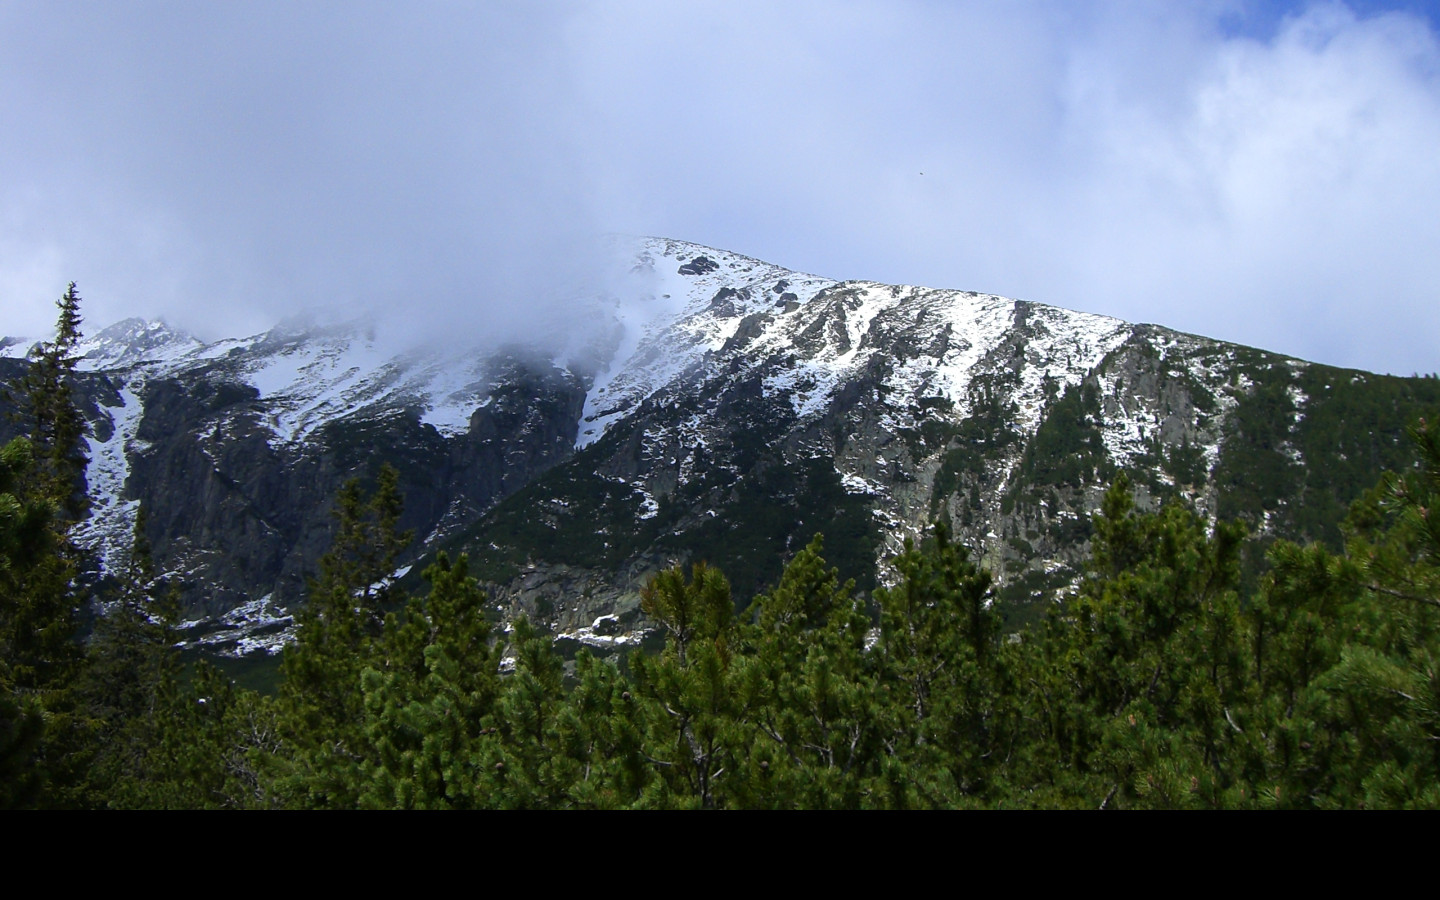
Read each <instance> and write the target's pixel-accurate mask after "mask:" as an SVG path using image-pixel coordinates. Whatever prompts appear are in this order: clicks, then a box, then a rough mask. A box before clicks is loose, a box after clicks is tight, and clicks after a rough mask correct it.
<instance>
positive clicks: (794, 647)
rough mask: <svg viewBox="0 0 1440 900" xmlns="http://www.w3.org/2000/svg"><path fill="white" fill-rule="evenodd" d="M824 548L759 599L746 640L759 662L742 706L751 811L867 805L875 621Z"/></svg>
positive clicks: (816, 547) (793, 565) (874, 747)
mask: <svg viewBox="0 0 1440 900" xmlns="http://www.w3.org/2000/svg"><path fill="white" fill-rule="evenodd" d="M822 548H823V539H822V538H821V536H820V535H816V536H815V538H814V539H813V540H812V541H811V542H810V544H809V545H808V546H807V547H806V548H805V549H804V550H802V551H801V552H800V553H798V554H796V555H795V557H794V558H793V559H792V560H791V561H790V562H789V564H788V565H786V567H785V570H784V573H783V574H782V575H781V578H780V582H779V584H777V585H776V586H775V588H774V589H772V590H770V591H768V592H766V593H764V594H762V595H760V596H759V597H757V598H756V599H755V604H754V605H755V610H756V613H755V623H754V626H753V627H752V628H750V629H748V630H747V631H746V633H745V645H746V646H745V649H746V652H747V655H748V656H751V657H752V658H753V661H752V663H751V665H750V667H749V671H750V673H751V677H749V678H748V679H747V680H746V682H745V686H746V688H747V691H748V693H747V697H746V703H745V707H746V709H747V710H748V716H747V718H748V721H749V722H750V723H752V727H753V729H754V731H755V735H754V737H753V738H752V740H751V742H750V749H749V752H748V753H747V762H748V766H747V772H748V773H749V774H750V776H751V778H750V781H749V782H748V783H747V784H746V785H745V786H744V789H743V796H742V797H741V802H742V803H743V805H746V806H751V807H795V808H811V809H816V808H832V807H858V806H861V805H863V804H864V803H865V801H866V798H865V791H866V779H867V777H869V776H872V775H873V774H874V773H875V770H874V766H875V764H876V762H877V761H878V759H879V757H880V755H881V753H882V752H883V747H882V744H881V740H882V734H881V731H880V727H879V726H880V722H879V719H880V716H879V712H878V708H877V707H878V704H879V703H880V695H879V692H878V689H877V682H876V678H875V674H874V672H873V666H872V665H871V659H870V658H869V657H868V656H867V654H866V638H867V635H868V634H869V631H870V624H871V623H870V618H869V616H868V615H867V614H866V612H865V609H864V606H863V604H861V603H859V602H858V601H857V599H856V598H855V596H854V594H855V584H854V582H853V581H849V582H845V583H843V584H842V583H841V582H840V578H839V573H838V571H836V570H835V569H829V570H827V569H826V568H825V560H824V559H823V557H822V556H821V551H822Z"/></svg>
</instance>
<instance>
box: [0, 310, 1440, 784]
mask: <svg viewBox="0 0 1440 900" xmlns="http://www.w3.org/2000/svg"><path fill="white" fill-rule="evenodd" d="M72 293H73V291H72ZM63 343H64V333H63V330H62V335H61V340H60V341H58V342H57V344H63ZM46 352H52V353H55V354H57V357H56V358H57V359H61V360H62V362H61V363H60V364H59V366H58V370H57V371H61V372H63V370H64V368H65V366H64V364H63V358H64V352H63V347H62V348H60V349H59V350H56V348H55V346H53V345H51V346H49V347H48V348H47V351H46ZM34 368H35V367H32V371H33V370H34ZM45 377H47V378H48V377H50V376H48V375H47V376H45ZM58 381H59V382H63V378H59V379H58ZM43 393H44V392H43V391H42V392H41V393H40V394H37V395H36V396H41V395H43ZM62 399H63V397H62ZM60 405H61V406H63V403H62V404H60ZM32 408H33V409H36V410H37V412H36V414H37V415H42V416H43V415H50V413H45V412H43V410H39V407H38V406H34V405H33V404H32ZM61 414H62V415H63V413H61ZM61 430H62V431H63V430H64V429H61ZM48 433H53V429H52V431H50V432H47V431H46V430H45V429H43V428H41V429H37V430H36V431H35V432H34V433H33V434H32V438H31V440H30V441H24V440H21V441H16V442H13V443H12V444H10V445H8V446H7V447H5V448H4V450H3V453H0V529H3V530H0V547H3V556H0V577H3V578H4V580H5V581H4V588H5V593H4V598H5V601H4V602H5V606H4V608H3V618H0V647H3V651H4V656H3V668H0V804H3V805H6V806H80V807H84V806H99V807H171V808H176V807H224V808H296V807H298V808H327V807H328V808H353V807H366V808H395V807H401V808H422V807H423V808H433V807H448V808H617V807H648V808H656V807H661V808H668V807H694V808H727V807H729V808H736V807H743V808H797V807H799V808H829V807H844V808H928V807H947V808H948V807H1047V808H1048V807H1080V808H1098V807H1104V808H1139V807H1166V808H1174V807H1204V808H1221V807H1224V808H1229V807H1240V808H1314V807H1322V808H1323V807H1409V806H1419V807H1434V806H1437V805H1440V667H1437V653H1440V634H1437V631H1440V514H1436V513H1435V512H1434V510H1435V508H1436V501H1437V500H1440V422H1436V421H1431V422H1430V423H1428V424H1427V423H1425V422H1423V421H1422V422H1421V423H1420V424H1419V425H1418V426H1417V427H1416V428H1414V429H1413V430H1412V437H1413V438H1414V440H1415V445H1416V447H1417V450H1418V453H1419V456H1420V465H1419V466H1417V467H1416V468H1414V469H1413V470H1411V471H1408V472H1406V473H1404V474H1403V475H1400V476H1392V477H1387V478H1386V479H1385V480H1384V481H1382V482H1381V484H1379V485H1377V486H1376V487H1375V489H1373V490H1372V491H1370V492H1369V493H1368V494H1367V495H1366V496H1365V497H1363V498H1362V499H1361V500H1360V501H1359V502H1358V503H1357V504H1356V505H1355V507H1354V508H1353V509H1352V510H1351V513H1350V515H1349V518H1348V519H1347V520H1346V523H1345V534H1346V538H1347V549H1346V552H1345V553H1344V554H1340V555H1337V554H1335V553H1333V552H1331V551H1329V550H1327V549H1325V548H1324V547H1322V546H1319V545H1312V546H1308V547H1301V546H1298V545H1295V544H1290V543H1285V542H1280V543H1276V544H1275V545H1274V546H1273V547H1272V548H1271V549H1270V552H1269V555H1268V561H1269V566H1268V569H1267V571H1266V572H1265V573H1264V575H1263V577H1262V578H1261V579H1260V581H1259V584H1258V587H1256V588H1254V589H1251V590H1245V589H1243V588H1242V579H1241V560H1240V554H1241V549H1242V546H1243V544H1244V541H1245V534H1244V530H1243V528H1242V527H1241V526H1239V525H1235V524H1225V523H1222V524H1220V525H1218V526H1217V527H1215V528H1213V529H1211V528H1209V527H1208V526H1207V525H1206V523H1205V522H1204V521H1203V520H1202V519H1201V518H1199V517H1198V516H1197V515H1196V514H1195V513H1193V512H1192V511H1190V510H1188V509H1186V508H1184V507H1181V506H1178V505H1172V506H1167V507H1165V508H1163V509H1162V510H1160V511H1159V512H1158V513H1153V514H1152V513H1141V512H1139V511H1137V510H1136V508H1135V506H1134V503H1133V500H1132V497H1131V492H1130V489H1129V485H1128V483H1127V481H1126V480H1125V479H1124V477H1123V476H1122V477H1121V478H1119V479H1118V480H1117V481H1116V483H1115V484H1114V485H1113V486H1112V487H1111V489H1110V491H1109V492H1108V493H1107V494H1106V496H1105V499H1104V503H1103V506H1102V508H1101V510H1100V511H1099V512H1098V513H1097V514H1096V515H1095V516H1094V525H1095V535H1094V542H1093V556H1092V559H1091V562H1090V565H1089V568H1088V570H1087V574H1086V575H1085V577H1084V579H1083V580H1082V581H1081V583H1080V584H1079V585H1078V587H1077V588H1076V590H1075V591H1074V593H1073V594H1072V595H1071V596H1069V597H1068V598H1067V599H1066V601H1065V602H1064V604H1063V605H1059V606H1057V607H1056V608H1055V609H1054V610H1053V611H1052V612H1051V614H1050V615H1049V617H1048V618H1047V619H1046V621H1045V622H1044V623H1043V624H1041V625H1040V626H1037V627H1034V628H1031V629H1029V630H1027V631H1025V632H1023V633H1021V634H1019V635H1006V634H1004V633H1002V630H1001V627H1000V621H1001V619H1000V614H999V610H997V609H996V607H995V603H994V600H993V592H992V590H991V588H992V584H991V577H990V575H989V573H987V572H986V571H984V570H983V569H981V568H979V567H978V566H976V565H975V564H974V563H973V562H972V561H971V560H970V559H969V558H968V554H967V552H966V550H965V549H964V548H963V547H960V546H958V545H956V544H955V543H953V542H952V541H951V540H950V539H949V536H948V535H947V533H946V531H945V530H944V529H943V528H940V527H937V528H936V529H934V530H933V531H932V533H931V534H930V535H929V536H928V537H927V538H926V540H925V541H924V542H922V544H921V545H920V546H907V548H906V551H905V552H904V553H903V554H901V555H900V556H899V557H898V558H897V559H896V560H894V562H893V567H894V570H893V577H892V578H891V579H888V582H887V583H890V584H892V585H893V586H891V587H888V588H881V589H877V590H875V591H874V592H873V593H872V594H871V595H870V596H869V597H862V596H859V595H857V593H856V591H855V590H854V588H853V585H852V584H842V583H841V582H840V581H839V578H838V575H837V573H836V572H835V571H834V570H832V569H829V568H828V567H827V566H826V564H825V562H824V560H823V558H822V549H823V548H822V545H821V541H820V539H819V538H818V537H817V538H816V540H815V541H813V542H812V543H811V544H810V546H809V547H807V548H806V549H805V550H804V551H802V552H800V553H799V554H797V555H796V556H795V557H794V558H793V559H792V560H791V561H790V563H789V565H788V566H787V567H786V569H785V571H784V574H783V576H782V577H781V579H780V581H779V582H778V584H776V585H775V586H774V587H773V588H772V589H771V590H769V591H767V592H765V593H763V594H761V595H760V596H758V597H757V598H756V599H755V600H754V601H753V603H751V604H750V605H749V606H748V607H747V608H746V609H745V610H744V611H743V612H740V613H737V612H736V607H735V603H734V602H733V598H732V596H731V593H730V588H729V585H728V583H727V582H726V579H725V578H724V576H723V574H722V573H721V572H719V571H718V570H716V569H714V568H710V567H707V566H705V565H703V564H699V565H695V566H693V567H691V568H690V570H689V571H688V572H686V571H683V570H681V569H678V568H677V569H672V570H668V571H664V572H661V573H659V574H657V575H656V576H655V577H654V578H653V579H652V580H651V581H650V582H649V584H648V585H647V586H646V588H645V590H644V593H643V598H642V607H643V609H644V611H645V612H646V614H647V615H648V616H649V617H650V620H651V622H652V623H653V624H654V626H655V627H656V628H658V629H660V630H661V631H662V632H663V634H664V636H665V648H664V650H663V651H662V652H660V653H659V654H651V655H645V654H641V653H635V654H632V655H631V656H630V657H629V658H628V659H624V660H602V659H596V658H593V657H591V656H589V655H588V654H587V653H585V652H583V651H582V652H581V654H580V655H579V656H578V658H577V659H575V661H574V664H573V666H567V664H566V663H565V661H564V660H563V659H562V658H561V657H560V655H559V654H558V653H557V652H556V650H555V648H554V643H553V641H552V640H551V639H550V638H549V637H548V636H546V635H544V634H541V633H539V632H537V631H536V630H535V629H534V628H532V627H531V626H530V625H528V624H527V623H526V622H524V621H523V620H522V621H518V622H515V623H514V624H513V626H510V627H509V630H508V631H503V632H502V631H499V630H498V628H497V627H496V626H494V625H492V623H491V622H490V621H488V620H487V618H486V612H485V606H486V603H485V596H484V594H483V592H482V591H481V590H480V588H479V586H478V584H477V583H476V581H475V580H474V579H473V578H472V577H470V576H469V574H468V565H467V560H466V559H465V558H464V557H461V558H459V559H458V560H454V561H451V560H450V559H448V558H447V557H445V556H441V557H440V558H439V559H438V560H437V561H436V562H435V563H434V564H433V565H432V566H431V567H430V568H429V569H428V570H427V571H426V572H425V580H426V581H427V582H428V585H429V589H428V591H427V592H425V593H423V594H418V595H416V596H407V595H405V594H404V593H403V592H402V591H400V589H399V588H398V587H397V586H396V585H395V584H394V583H393V582H392V581H391V579H390V577H389V576H390V575H391V573H393V572H394V571H395V560H396V558H397V555H398V554H399V553H400V552H401V550H402V549H403V548H404V547H405V545H406V544H407V543H408V541H409V539H410V536H409V535H406V534H401V533H399V531H398V528H397V523H398V521H399V514H400V503H401V501H400V497H399V495H398V491H397V489H396V477H395V474H394V472H393V471H390V470H388V469H384V470H382V471H381V474H380V476H379V477H378V479H377V480H376V482H375V485H374V491H373V493H371V494H370V496H368V497H367V496H365V495H364V494H363V493H362V490H361V488H360V487H359V485H358V484H355V483H352V484H350V485H348V486H347V487H346V488H345V490H344V491H343V492H342V493H341V495H340V497H339V498H338V502H337V517H338V523H337V524H338V528H337V536H336V540H335V544H334V546H333V547H332V549H331V551H330V552H329V553H328V554H327V555H326V557H325V558H324V560H323V562H322V565H321V571H320V572H319V574H318V576H317V578H316V580H315V582H314V583H313V584H312V586H311V592H310V600H309V603H308V604H307V605H306V606H305V607H304V609H303V610H302V612H301V614H300V619H299V624H298V629H297V641H296V643H295V644H294V645H293V646H291V647H289V648H287V650H286V651H285V653H284V655H283V661H282V674H283V680H282V682H281V686H280V688H279V690H278V692H276V693H275V694H273V695H262V694H259V693H256V692H252V691H247V690H243V689H240V688H238V687H236V686H235V685H233V684H232V683H231V682H229V680H228V679H226V678H224V677H223V676H222V675H221V674H220V673H219V672H218V671H217V670H215V669H213V668H211V667H210V666H208V665H206V664H204V663H200V664H198V665H195V666H193V667H190V668H186V667H183V666H182V665H181V664H180V661H179V657H178V656H177V655H176V651H175V649H174V635H173V633H172V632H171V631H170V630H169V626H168V624H167V623H168V622H169V621H171V619H170V618H169V614H168V613H167V611H166V609H165V603H164V597H165V596H166V590H165V587H164V585H163V580H162V579H158V578H156V576H155V574H154V572H153V568H152V567H151V566H150V565H149V564H148V562H147V558H148V554H147V553H146V550H145V546H144V541H143V523H142V527H140V528H137V532H136V534H137V539H136V547H135V552H134V553H133V554H132V556H133V558H134V561H133V563H132V565H131V566H130V567H129V569H128V570H127V572H125V573H123V576H122V577H121V578H120V581H121V582H122V586H121V588H120V589H119V593H118V598H119V599H117V600H115V601H114V602H113V604H112V606H113V608H112V611H111V613H110V614H109V615H107V616H105V617H104V618H102V619H100V620H99V622H98V623H97V625H96V626H95V630H94V635H93V637H92V638H91V639H90V640H89V641H88V642H85V643H81V642H80V641H79V640H78V639H77V635H78V634H79V629H80V619H79V615H80V612H81V605H82V604H81V602H80V598H79V597H76V596H74V593H75V591H74V589H73V585H74V578H73V574H74V571H75V566H76V559H77V554H78V551H76V550H75V549H74V547H73V545H71V544H70V543H69V541H68V539H67V537H66V533H67V530H68V526H67V523H69V522H73V521H74V516H75V511H74V510H73V502H72V501H73V500H74V498H73V496H72V494H73V484H74V482H73V481H71V482H69V487H67V486H66V485H65V484H64V483H63V482H64V479H65V478H66V477H67V473H70V474H73V471H74V470H73V466H74V465H75V462H76V456H77V453H78V451H77V450H76V448H75V447H74V446H73V445H72V446H71V447H69V448H68V449H67V448H66V447H65V446H62V445H57V444H56V443H55V442H54V441H53V440H51V441H49V442H48V443H47V440H46V439H45V437H44V435H45V434H48ZM66 503H72V510H71V512H69V513H67V512H66ZM1243 583H1248V582H1243Z"/></svg>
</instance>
